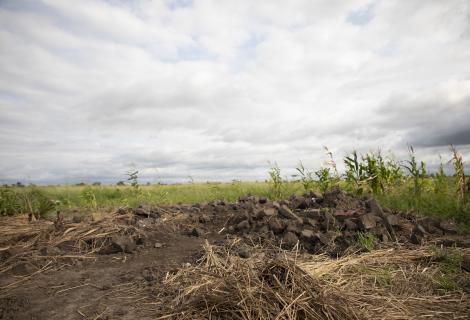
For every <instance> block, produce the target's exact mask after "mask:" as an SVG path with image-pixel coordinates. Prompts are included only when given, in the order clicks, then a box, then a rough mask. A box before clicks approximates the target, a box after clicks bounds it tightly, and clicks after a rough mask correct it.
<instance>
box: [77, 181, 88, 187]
mask: <svg viewBox="0 0 470 320" xmlns="http://www.w3.org/2000/svg"><path fill="white" fill-rule="evenodd" d="M75 185H76V186H77V187H83V186H86V183H85V182H79V183H77V184H75Z"/></svg>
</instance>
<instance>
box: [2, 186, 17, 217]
mask: <svg viewBox="0 0 470 320" xmlns="http://www.w3.org/2000/svg"><path fill="white" fill-rule="evenodd" d="M18 200H19V199H18V194H17V193H16V192H15V191H14V190H13V189H11V188H1V189H0V215H1V216H12V215H14V214H17V213H19V212H20V211H21V203H20V202H19V201H18Z"/></svg>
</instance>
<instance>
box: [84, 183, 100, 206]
mask: <svg viewBox="0 0 470 320" xmlns="http://www.w3.org/2000/svg"><path fill="white" fill-rule="evenodd" d="M80 197H81V198H82V199H83V200H84V201H85V203H86V205H87V206H89V207H91V208H93V209H96V208H97V207H98V203H97V201H96V195H95V193H94V192H93V189H92V188H91V187H86V188H85V189H83V190H82V192H81V194H80Z"/></svg>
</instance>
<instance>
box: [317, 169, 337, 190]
mask: <svg viewBox="0 0 470 320" xmlns="http://www.w3.org/2000/svg"><path fill="white" fill-rule="evenodd" d="M315 175H316V176H317V178H318V187H319V188H320V191H321V192H323V193H325V192H326V191H328V190H330V189H331V188H332V186H333V182H332V177H331V175H330V168H320V169H319V170H317V171H315Z"/></svg>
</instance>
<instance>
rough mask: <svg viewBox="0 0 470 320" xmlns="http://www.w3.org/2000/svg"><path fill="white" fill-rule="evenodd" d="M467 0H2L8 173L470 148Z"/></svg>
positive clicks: (229, 172)
mask: <svg viewBox="0 0 470 320" xmlns="http://www.w3.org/2000/svg"><path fill="white" fill-rule="evenodd" d="M469 17H470V4H468V3H466V2H464V1H427V2H426V3H423V2H421V1H368V0H364V1H363V0H359V1H331V0H330V1H315V2H312V1H307V0H295V1H289V2H286V1H257V2H252V1H235V2H221V1H213V0H201V1H198V0H194V1H179V0H178V1H167V0H161V1H145V0H141V1H133V2H127V1H119V0H111V1H98V0H95V1H91V0H85V1H79V2H73V3H72V4H71V3H67V4H64V3H63V2H61V1H54V0H43V1H21V2H18V1H2V2H1V3H0V43H1V48H2V49H1V50H0V71H1V73H0V74H1V75H0V124H1V127H0V148H1V149H2V162H1V163H0V169H1V171H0V172H1V174H0V180H1V181H3V182H14V181H16V180H23V181H26V182H28V181H31V182H39V183H61V182H67V183H71V182H79V181H82V180H83V181H95V180H101V181H103V182H114V181H117V180H122V179H123V178H124V174H125V172H126V171H127V170H129V168H130V167H132V166H134V167H136V168H138V169H140V170H141V172H142V173H143V177H142V178H143V179H144V180H148V181H155V180H158V179H160V180H164V181H179V180H186V179H187V176H188V175H191V176H193V177H195V178H196V179H200V180H207V179H210V180H231V179H234V178H236V179H264V178H265V177H266V170H267V168H268V166H269V164H268V161H275V160H276V161H278V163H279V165H280V166H281V167H283V168H286V171H285V172H286V174H289V172H290V171H292V168H293V167H294V166H295V165H296V163H297V162H298V161H299V160H301V159H302V160H304V161H305V163H306V164H307V165H308V166H310V167H318V166H320V165H321V163H322V162H323V161H324V158H325V156H324V153H323V151H322V146H323V145H327V146H329V147H330V148H331V149H332V151H333V152H334V153H335V154H336V155H337V157H338V158H339V157H341V156H343V155H344V154H346V153H347V152H349V151H351V150H352V149H353V148H356V149H359V150H360V151H363V152H366V151H367V150H370V149H373V148H377V147H381V148H382V149H384V150H389V149H393V150H395V153H397V155H398V156H406V146H407V144H413V145H415V146H416V148H417V152H418V153H419V156H420V157H422V158H423V159H426V160H427V161H429V162H430V165H431V166H432V165H434V164H435V163H437V161H439V159H438V157H436V156H435V155H436V154H437V153H444V154H445V153H446V152H448V151H447V144H448V143H454V144H456V145H457V146H458V148H459V149H460V150H462V153H463V154H464V158H465V157H468V156H470V151H469V144H470V141H469V132H468V125H467V123H466V121H465V120H466V119H468V118H469V116H470V114H469V110H470V108H469V101H470V96H469V92H470V65H469V64H468V61H469V58H470V37H469V36H468V35H469V34H470V33H469V30H470V22H469V21H470V19H469Z"/></svg>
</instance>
